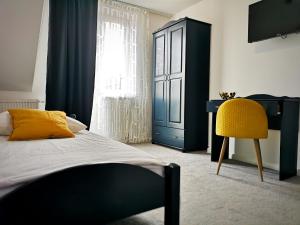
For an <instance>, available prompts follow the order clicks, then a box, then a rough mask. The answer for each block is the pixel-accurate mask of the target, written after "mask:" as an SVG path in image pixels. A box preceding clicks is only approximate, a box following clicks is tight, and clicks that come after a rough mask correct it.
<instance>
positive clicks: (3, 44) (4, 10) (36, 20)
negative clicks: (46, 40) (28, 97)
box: [0, 0, 43, 91]
mask: <svg viewBox="0 0 300 225" xmlns="http://www.w3.org/2000/svg"><path fill="white" fill-rule="evenodd" d="M42 8H43V0H26V1H23V0H22V1H20V0H0V90H5V91H31V89H32V82H33V75H34V69H35V61H36V52H37V45H38V39H39V31H40V23H41V16H42Z"/></svg>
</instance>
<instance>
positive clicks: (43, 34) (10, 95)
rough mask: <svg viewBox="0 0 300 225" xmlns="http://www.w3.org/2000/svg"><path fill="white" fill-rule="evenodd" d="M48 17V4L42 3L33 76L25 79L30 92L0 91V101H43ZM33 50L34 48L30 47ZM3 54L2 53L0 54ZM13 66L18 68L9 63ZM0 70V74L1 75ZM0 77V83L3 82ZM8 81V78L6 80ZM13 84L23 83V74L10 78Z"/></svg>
mask: <svg viewBox="0 0 300 225" xmlns="http://www.w3.org/2000/svg"><path fill="white" fill-rule="evenodd" d="M48 17H49V4H48V0H45V1H44V4H43V12H42V19H38V20H39V21H37V22H38V23H39V24H41V25H40V31H39V38H38V46H37V51H36V60H35V62H33V65H32V66H33V67H34V76H33V78H31V77H30V78H27V80H26V83H28V82H29V83H30V86H32V90H31V91H17V90H13V91H0V99H39V100H41V101H44V100H45V85H46V66H47V48H48ZM32 48H34V46H33V47H32ZM0 54H1V55H2V54H3V53H2V52H1V53H0ZM11 64H13V66H15V67H17V66H18V61H11ZM1 72H2V71H1V68H0V73H1ZM3 79H4V78H2V77H0V82H3ZM7 79H10V78H7ZM11 80H12V81H13V82H17V83H21V82H23V81H24V78H23V74H22V73H20V74H18V76H17V77H15V78H11Z"/></svg>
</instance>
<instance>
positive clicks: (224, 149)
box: [217, 137, 229, 175]
mask: <svg viewBox="0 0 300 225" xmlns="http://www.w3.org/2000/svg"><path fill="white" fill-rule="evenodd" d="M228 140H229V137H224V140H223V144H222V149H221V152H220V157H219V163H218V170H217V175H219V172H220V168H221V164H222V161H223V158H224V154H225V151H226V147H227V144H228Z"/></svg>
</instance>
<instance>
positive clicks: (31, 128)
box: [8, 109, 74, 141]
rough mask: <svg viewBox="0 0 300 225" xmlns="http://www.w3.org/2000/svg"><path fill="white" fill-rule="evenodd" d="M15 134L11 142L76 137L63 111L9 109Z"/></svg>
mask: <svg viewBox="0 0 300 225" xmlns="http://www.w3.org/2000/svg"><path fill="white" fill-rule="evenodd" d="M8 112H9V113H10V115H11V118H12V127H13V132H12V134H11V135H10V137H9V140H10V141H15V140H34V139H46V138H69V137H74V134H73V133H72V131H71V130H70V129H69V128H68V124H67V120H66V114H65V113H64V112H61V111H42V110H37V109H9V110H8Z"/></svg>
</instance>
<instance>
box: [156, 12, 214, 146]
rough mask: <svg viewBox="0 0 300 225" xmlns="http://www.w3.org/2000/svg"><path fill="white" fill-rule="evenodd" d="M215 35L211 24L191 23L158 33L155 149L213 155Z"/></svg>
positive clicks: (180, 22) (184, 20)
mask: <svg viewBox="0 0 300 225" xmlns="http://www.w3.org/2000/svg"><path fill="white" fill-rule="evenodd" d="M210 34H211V25H210V24H208V23H204V22H200V21H197V20H193V19H190V18H182V19H179V20H177V21H172V22H169V23H168V24H166V25H165V26H164V27H162V28H161V29H159V30H157V31H156V32H154V33H153V96H152V97H153V98H152V99H153V106H152V110H153V113H152V142H153V143H155V144H161V145H166V146H169V147H173V148H176V149H180V150H182V151H192V150H206V149H207V146H208V113H207V112H206V101H207V100H208V96H209V68H210V66H209V64H210Z"/></svg>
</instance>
